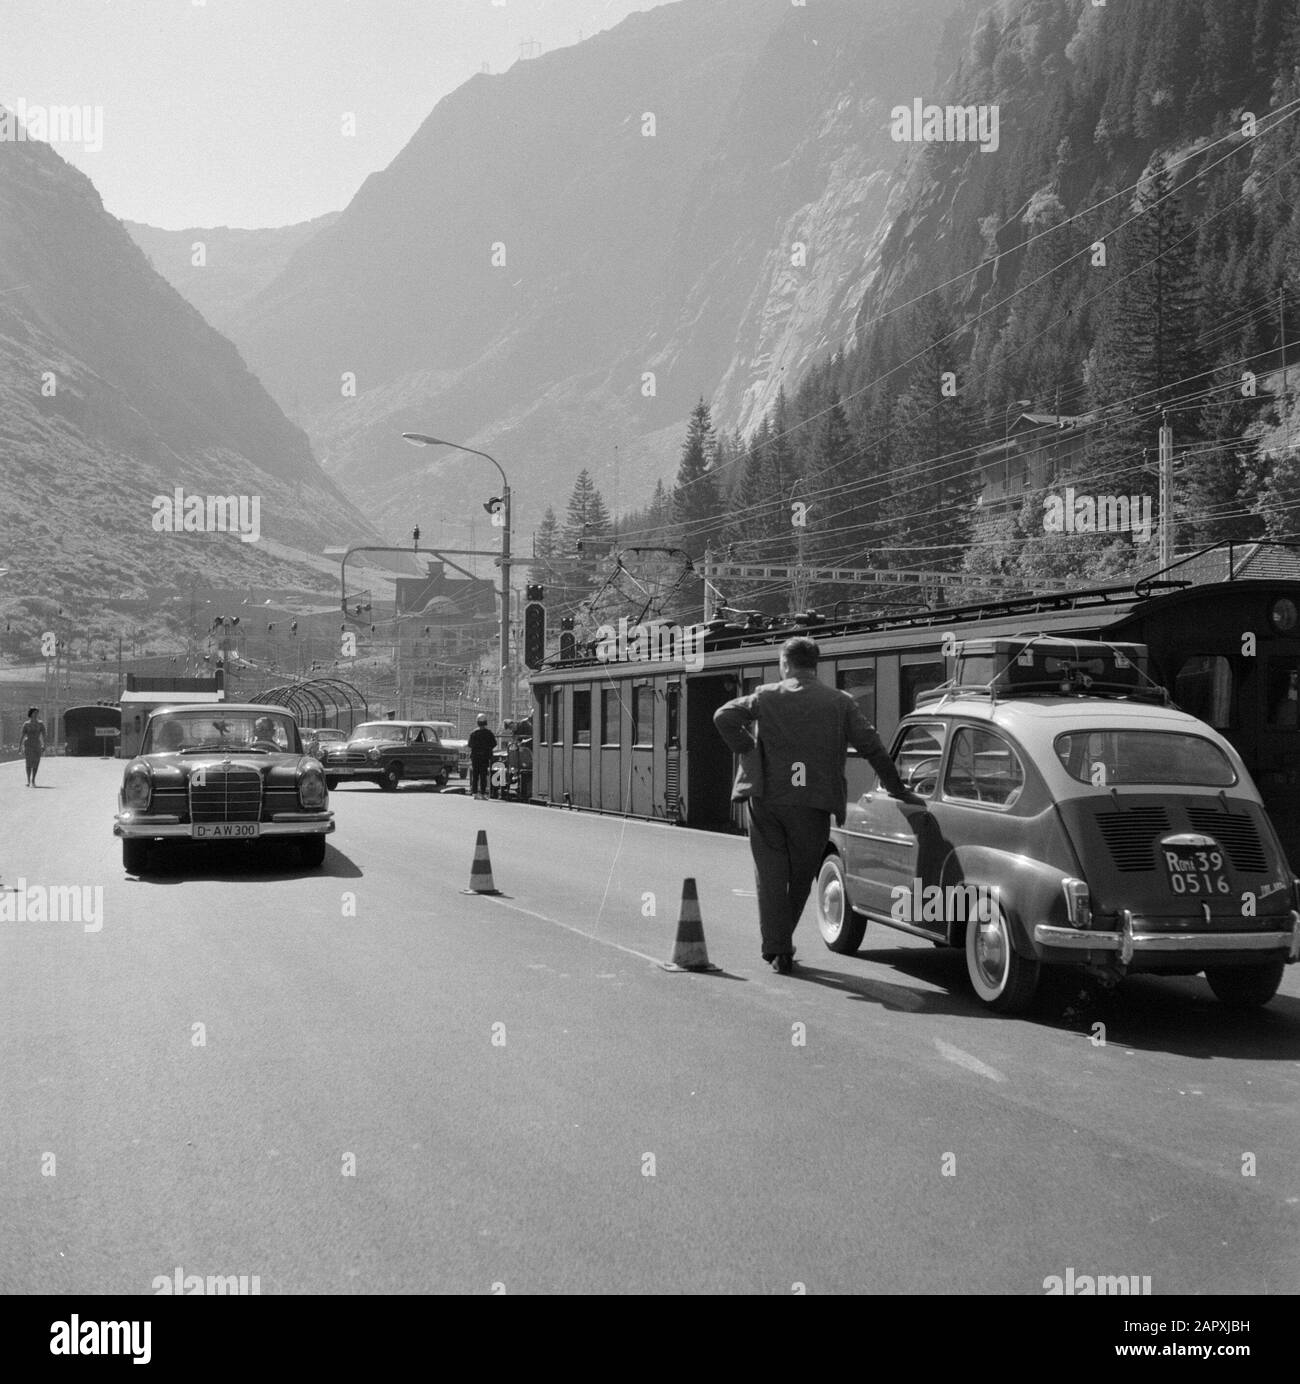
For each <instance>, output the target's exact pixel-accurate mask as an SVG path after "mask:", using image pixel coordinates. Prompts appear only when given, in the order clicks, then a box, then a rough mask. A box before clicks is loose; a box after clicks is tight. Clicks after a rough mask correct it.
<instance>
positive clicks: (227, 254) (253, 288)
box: [122, 212, 338, 331]
mask: <svg viewBox="0 0 1300 1384" xmlns="http://www.w3.org/2000/svg"><path fill="white" fill-rule="evenodd" d="M337 220H338V213H337V212H330V213H329V214H328V215H326V216H318V217H316V218H315V219H314V220H312V221H301V222H299V223H298V224H297V225H295V226H276V227H272V228H270V229H265V230H238V229H232V228H231V227H229V226H206V227H198V226H193V227H190V228H189V229H188V230H184V231H164V230H161V229H160V228H159V227H157V226H146V225H144V224H143V223H142V222H139V221H123V222H122V224H123V225H124V226H125V227H126V229H127V231H128V232H129V233H130V236H131V239H132V240H134V241H135V243H136V244H137V245H138V246H139V247H140V248H141V249H142V250H143V251H144V252H145V254H146V255H147V256H148V257H149V261H150V263H151V264H152V265H153V267H154V268H155V269H156V270H157V271H158V272H159V273H160V274H161V275H162V276H163V278H164V279H166V280H167V282H168V283H169V284H171V286H172V287H173V288H174V289H176V290H177V291H178V292H179V293H180V294H181V295H182V296H183V297H185V298H188V299H189V301H190V302H191V303H193V304H194V306H195V307H196V308H198V310H199V311H200V312H201V313H202V314H203V315H204V317H206V318H207V319H208V321H209V322H211V323H212V325H213V326H214V327H216V328H217V329H218V331H224V330H225V328H226V325H227V323H228V322H229V321H230V319H231V318H232V317H234V316H235V315H236V314H237V313H238V312H239V310H240V309H241V308H242V307H243V306H244V304H245V303H247V302H248V301H249V300H250V299H252V298H255V297H256V296H257V295H258V294H259V293H260V292H261V291H262V289H264V288H265V287H266V286H267V284H269V283H270V282H271V280H272V279H274V278H275V276H276V275H277V274H278V273H279V272H280V271H281V270H282V269H283V268H284V266H285V265H286V264H287V263H288V262H289V259H290V257H291V256H292V255H293V254H294V252H295V251H296V250H298V249H300V248H301V247H302V246H303V245H305V244H306V243H307V242H308V241H309V240H310V239H311V238H312V236H314V235H317V234H318V233H319V232H320V231H323V230H325V229H326V228H327V227H329V226H332V225H333V224H334V222H335V221H337Z"/></svg>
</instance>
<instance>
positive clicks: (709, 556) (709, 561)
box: [704, 548, 713, 625]
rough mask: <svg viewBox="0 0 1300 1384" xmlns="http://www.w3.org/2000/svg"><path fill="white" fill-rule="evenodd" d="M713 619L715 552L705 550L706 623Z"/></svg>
mask: <svg viewBox="0 0 1300 1384" xmlns="http://www.w3.org/2000/svg"><path fill="white" fill-rule="evenodd" d="M712 619H713V553H712V551H711V550H710V549H708V548H705V550H704V623H705V624H706V625H707V624H708V623H709V621H710V620H712Z"/></svg>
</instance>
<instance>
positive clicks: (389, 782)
mask: <svg viewBox="0 0 1300 1384" xmlns="http://www.w3.org/2000/svg"><path fill="white" fill-rule="evenodd" d="M401 781H402V766H401V765H400V764H390V765H389V766H388V767H387V768H386V769H385V770H384V772H383V773H382V774H380V776H379V786H380V787H381V788H382V789H383V790H384V791H385V792H387V793H391V792H393V790H394V789H395V788H396V787H397V785H398V784H399V783H401Z"/></svg>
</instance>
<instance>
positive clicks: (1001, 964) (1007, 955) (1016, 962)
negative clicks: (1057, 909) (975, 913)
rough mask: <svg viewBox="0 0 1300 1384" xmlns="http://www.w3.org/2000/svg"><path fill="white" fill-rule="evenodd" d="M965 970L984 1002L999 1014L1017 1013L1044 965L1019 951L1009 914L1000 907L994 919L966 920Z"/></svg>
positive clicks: (1031, 993) (1025, 1003)
mask: <svg viewBox="0 0 1300 1384" xmlns="http://www.w3.org/2000/svg"><path fill="white" fill-rule="evenodd" d="M966 970H967V972H968V973H969V975H970V982H971V985H972V986H973V987H974V989H975V994H976V996H977V998H978V999H979V1000H980V1002H981V1003H983V1004H986V1005H988V1007H989V1008H990V1009H995V1010H997V1011H998V1013H1000V1014H1016V1013H1019V1012H1020V1010H1022V1009H1026V1008H1028V1006H1029V1003H1030V1001H1031V1000H1032V999H1033V998H1034V992H1035V991H1036V990H1037V989H1038V977H1039V973H1040V971H1041V967H1040V966H1039V963H1038V962H1037V961H1035V960H1033V959H1032V958H1029V957H1024V956H1021V955H1020V954H1019V953H1018V952H1017V951H1016V949H1015V947H1014V946H1013V945H1012V941H1011V926H1010V924H1009V923H1008V922H1007V915H1006V914H1005V913H1003V911H1002V910H1001V909H1000V908H999V909H998V910H997V912H996V913H995V914H994V916H993V919H992V921H991V922H987V923H985V922H979V921H977V920H975V919H972V920H971V921H970V922H969V923H967V924H966Z"/></svg>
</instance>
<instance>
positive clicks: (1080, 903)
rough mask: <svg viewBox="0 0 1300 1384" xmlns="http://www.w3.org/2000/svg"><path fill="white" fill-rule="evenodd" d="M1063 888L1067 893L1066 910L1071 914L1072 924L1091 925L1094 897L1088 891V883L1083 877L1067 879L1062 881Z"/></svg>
mask: <svg viewBox="0 0 1300 1384" xmlns="http://www.w3.org/2000/svg"><path fill="white" fill-rule="evenodd" d="M1061 890H1062V892H1063V893H1064V894H1065V911H1066V913H1067V915H1068V916H1069V919H1070V926H1071V927H1089V926H1091V924H1092V898H1091V896H1090V895H1089V893H1088V886H1087V884H1086V883H1085V882H1084V881H1083V880H1081V879H1066V880H1062V881H1061Z"/></svg>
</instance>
